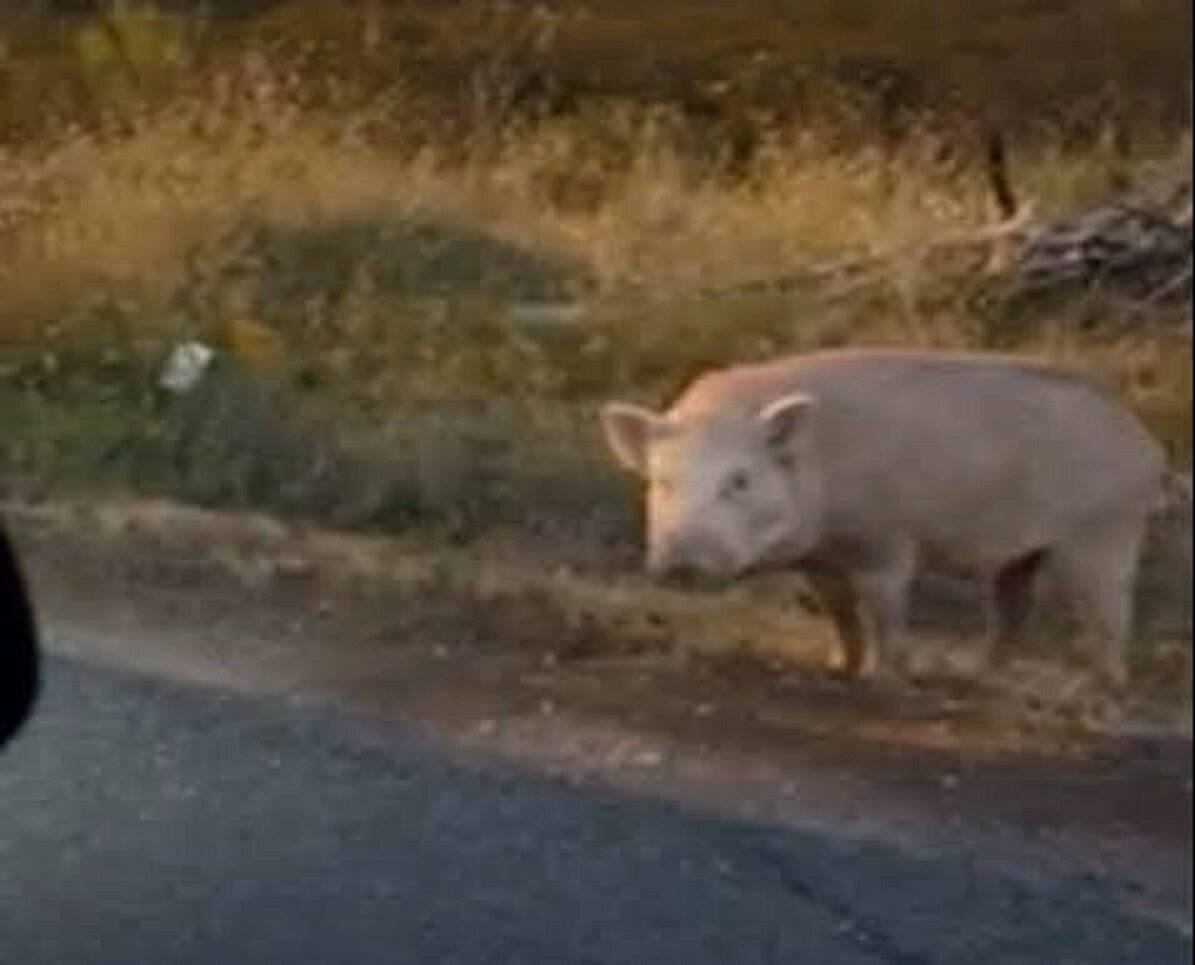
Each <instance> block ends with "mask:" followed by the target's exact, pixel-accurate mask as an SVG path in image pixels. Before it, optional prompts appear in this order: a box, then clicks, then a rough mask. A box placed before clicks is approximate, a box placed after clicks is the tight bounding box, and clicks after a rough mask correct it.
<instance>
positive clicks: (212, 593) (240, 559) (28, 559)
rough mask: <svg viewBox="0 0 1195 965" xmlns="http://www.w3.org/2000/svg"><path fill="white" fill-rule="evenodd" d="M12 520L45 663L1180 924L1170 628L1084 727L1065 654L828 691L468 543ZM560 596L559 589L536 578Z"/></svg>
mask: <svg viewBox="0 0 1195 965" xmlns="http://www.w3.org/2000/svg"><path fill="white" fill-rule="evenodd" d="M4 513H5V518H6V520H7V521H8V522H9V524H10V525H11V526H12V528H13V530H14V534H15V536H16V540H17V545H18V548H19V550H20V552H21V553H22V558H23V560H24V563H25V567H26V569H27V571H28V575H29V579H30V583H31V585H32V587H33V592H34V594H35V597H36V605H37V609H38V612H39V616H40V619H41V622H42V624H43V626H44V627H45V630H46V636H47V643H48V645H49V647H50V648H51V649H52V650H53V651H55V652H59V653H66V654H72V655H77V656H80V657H83V658H85V659H92V660H99V661H102V662H109V663H113V664H117V665H120V666H125V667H132V668H136V669H139V670H142V671H145V672H150V673H161V674H166V675H169V676H172V677H178V678H182V679H187V680H192V681H198V682H203V683H209V684H215V685H218V686H222V687H230V688H235V689H240V690H248V691H257V692H269V693H281V694H286V695H289V696H292V697H294V698H295V699H300V700H315V701H323V700H331V701H334V702H336V703H339V704H341V705H342V706H346V707H348V708H350V709H351V710H352V711H354V712H358V713H363V714H370V715H381V716H385V717H389V718H394V719H398V720H402V721H405V722H408V723H410V724H413V725H416V726H418V727H419V728H420V729H421V730H422V731H423V732H425V733H426V734H428V735H429V736H430V737H431V738H432V739H434V740H438V741H444V742H447V743H450V744H452V745H456V746H458V747H463V748H467V749H468V750H469V751H470V752H471V753H479V754H495V755H500V756H502V757H504V758H507V759H514V760H516V761H518V762H520V763H522V764H524V765H526V766H528V767H530V768H533V769H536V770H540V771H543V772H547V773H552V774H557V775H559V776H561V777H562V778H563V779H566V780H569V781H575V782H591V781H592V782H598V783H602V784H606V785H610V786H614V787H617V788H620V789H623V790H626V791H628V792H632V793H641V794H649V795H653V796H665V797H669V798H674V799H679V800H682V801H684V802H686V803H688V804H691V805H692V806H696V807H701V808H710V809H714V810H717V811H720V812H724V813H732V814H736V815H740V816H744V817H749V818H752V819H758V820H767V821H778V822H784V823H790V824H793V825H798V826H804V827H817V828H819V829H822V830H827V831H830V832H832V833H836V834H842V835H847V836H860V837H865V838H877V839H883V840H887V841H894V842H897V843H899V844H901V845H903V846H905V847H909V848H912V849H917V850H924V851H930V852H942V851H950V852H956V853H957V852H964V853H966V854H968V855H970V856H973V857H974V859H975V860H976V861H980V862H983V863H985V864H990V865H994V866H998V867H1000V868H1001V869H1003V870H1005V871H1010V872H1013V873H1016V874H1023V875H1026V876H1030V877H1032V876H1035V875H1039V874H1048V875H1053V876H1056V875H1077V876H1081V877H1082V878H1084V879H1086V880H1087V881H1089V882H1091V883H1093V884H1096V885H1098V886H1099V887H1102V888H1106V889H1107V890H1108V892H1109V893H1110V894H1113V895H1116V896H1117V897H1119V898H1120V899H1121V900H1123V901H1124V902H1125V903H1126V904H1128V905H1130V906H1132V907H1133V908H1135V909H1136V910H1138V911H1148V912H1151V913H1154V914H1157V915H1160V916H1162V917H1165V918H1166V919H1167V920H1169V921H1172V922H1176V923H1178V924H1180V925H1181V926H1182V927H1184V928H1185V929H1187V930H1188V931H1189V930H1190V928H1191V911H1190V908H1191V870H1190V869H1191V839H1192V836H1191V817H1190V808H1191V781H1192V768H1191V742H1190V689H1189V686H1188V685H1187V681H1188V680H1189V659H1190V644H1189V640H1188V641H1187V642H1186V644H1185V647H1179V648H1178V649H1177V650H1175V651H1174V652H1173V653H1169V654H1168V655H1166V656H1165V660H1166V661H1169V662H1170V663H1171V664H1173V666H1169V667H1168V670H1167V672H1166V674H1165V678H1166V679H1167V680H1168V681H1169V684H1168V686H1167V687H1161V686H1160V685H1159V684H1158V683H1157V680H1158V679H1161V678H1159V677H1158V676H1157V675H1158V674H1159V673H1160V672H1161V671H1159V669H1158V667H1152V668H1150V667H1147V668H1145V671H1146V672H1145V674H1144V682H1143V683H1142V684H1141V685H1140V686H1139V687H1138V688H1137V693H1135V695H1133V696H1132V697H1131V698H1130V700H1129V701H1127V702H1126V703H1124V704H1123V705H1122V706H1120V707H1119V708H1118V710H1119V714H1118V715H1116V716H1115V720H1116V721H1117V722H1118V726H1116V727H1111V728H1108V727H1106V728H1104V729H1103V731H1102V732H1101V731H1098V730H1096V729H1093V728H1092V727H1091V726H1089V724H1088V723H1085V718H1084V714H1083V712H1081V711H1078V710H1076V709H1075V708H1076V707H1078V706H1080V704H1077V703H1075V702H1074V701H1068V699H1065V697H1066V692H1067V691H1068V689H1069V690H1071V691H1073V690H1074V689H1075V688H1074V684H1073V679H1072V678H1073V674H1071V675H1068V674H1066V673H1064V672H1062V671H1060V670H1059V669H1058V668H1057V667H1054V668H1053V669H1051V668H1050V667H1049V666H1039V667H1036V668H1034V669H1033V672H1029V671H1022V673H1021V676H1020V677H1018V678H1017V679H1016V680H1014V681H1011V682H1010V681H1004V682H1001V683H999V684H996V683H992V682H984V683H979V682H977V681H975V680H973V679H968V677H967V676H966V675H961V674H953V675H951V674H937V675H930V677H929V678H928V679H926V680H923V681H921V682H918V683H910V684H909V685H908V686H906V687H904V688H902V689H900V690H899V691H896V690H877V689H875V688H872V687H868V686H863V685H853V684H847V683H843V682H840V681H838V680H836V679H835V678H834V677H833V676H831V675H830V674H828V673H826V672H825V671H824V670H821V669H819V667H818V660H819V659H820V656H819V655H824V651H825V628H824V627H823V626H821V624H820V621H817V620H815V619H813V618H807V619H806V622H805V623H803V624H801V623H798V624H797V627H798V629H800V628H801V627H804V628H805V629H807V630H808V636H809V637H810V639H811V640H812V643H811V644H810V646H809V647H808V648H807V651H806V652H805V653H804V654H800V653H798V654H797V655H796V656H795V657H794V658H792V659H784V660H782V659H779V658H776V657H769V656H767V655H764V654H760V653H755V654H751V653H743V652H739V651H735V652H733V653H730V652H724V653H719V654H715V653H707V652H703V651H702V650H701V649H693V648H690V647H685V646H678V645H677V644H678V642H683V641H678V639H677V637H678V635H681V636H683V635H684V633H685V629H684V628H685V624H683V623H678V622H677V621H676V620H670V618H669V616H668V613H667V612H665V613H664V616H662V617H661V616H659V615H658V614H648V615H647V616H646V617H644V619H643V621H642V622H627V621H625V620H623V619H622V617H621V616H618V615H619V614H621V613H623V612H624V611H625V610H627V609H630V610H634V609H636V607H637V605H638V604H637V601H638V599H639V598H637V597H634V596H631V597H618V599H619V600H620V601H621V602H620V606H621V607H622V609H621V610H617V608H612V605H611V604H610V600H612V599H615V597H614V596H612V595H610V594H607V596H606V597H602V598H601V600H605V603H604V604H602V603H601V600H598V597H596V596H594V595H593V594H592V593H591V594H590V596H585V594H584V593H582V592H581V590H580V589H578V588H579V587H580V588H583V587H584V581H583V580H578V579H573V580H572V582H567V581H566V582H565V583H555V584H553V583H550V582H549V583H546V584H545V583H542V582H541V583H539V584H536V583H534V582H532V583H527V582H523V583H518V582H517V581H516V582H511V581H510V580H509V579H508V580H506V582H503V580H501V579H496V578H494V577H493V575H492V574H493V567H489V568H487V566H486V565H483V564H485V563H486V562H487V559H488V561H489V562H490V563H493V556H494V554H493V553H489V552H488V551H487V550H485V549H484V548H483V549H476V548H474V549H470V550H468V551H462V552H461V553H459V554H458V555H457V556H455V557H454V556H452V555H451V554H447V555H442V556H439V557H436V558H432V555H430V554H428V553H427V552H421V551H420V549H419V547H418V546H417V545H406V544H402V543H401V542H400V541H387V540H377V539H369V538H365V537H349V536H334V535H331V534H321V533H313V532H311V531H307V530H304V529H301V528H296V527H292V526H286V525H283V524H280V523H277V522H274V521H271V520H265V519H261V518H256V517H240V516H230V515H224V514H217V513H207V512H203V511H199V510H194V509H186V508H182V507H177V506H171V505H167V504H159V503H146V502H117V503H104V504H86V505H85V504H77V505H71V504H54V505H50V504H46V505H40V506H13V505H9V506H6V507H5V509H4ZM487 554H488V555H487ZM501 555H503V556H504V560H505V562H506V563H507V564H509V562H510V558H511V553H510V552H509V549H508V550H507V551H506V552H505V553H504V554H501ZM470 567H472V569H470ZM487 573H488V574H490V576H486V574H487ZM566 585H567V586H571V587H572V592H573V593H574V599H573V604H570V605H562V604H561V603H560V600H559V599H555V598H553V596H552V594H551V592H550V591H548V590H545V589H544V586H566ZM595 592H596V591H595ZM581 598H583V599H585V600H588V601H589V602H588V603H587V604H586V605H585V606H577V605H575V604H576V599H581ZM595 600H598V602H596V603H595V602H594V601H595ZM628 601H629V602H628ZM603 606H605V608H604V609H603ZM640 608H641V607H640ZM616 611H617V612H616ZM612 614H613V616H612ZM607 617H609V619H607ZM615 617H618V619H615ZM698 619H699V622H700V620H701V618H700V617H699V618H698ZM690 625H692V624H690ZM1150 674H1153V675H1154V676H1153V677H1151V676H1150ZM1175 681H1177V683H1175ZM1146 725H1148V726H1146Z"/></svg>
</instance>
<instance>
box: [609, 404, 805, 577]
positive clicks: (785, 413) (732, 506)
mask: <svg viewBox="0 0 1195 965" xmlns="http://www.w3.org/2000/svg"><path fill="white" fill-rule="evenodd" d="M816 407H817V403H816V402H815V400H814V399H813V398H812V397H810V396H808V395H804V394H794V395H787V396H784V397H783V398H780V399H777V400H775V401H774V402H771V403H770V404H768V405H765V406H764V407H763V408H761V409H759V410H756V411H752V412H748V413H745V414H737V415H732V414H720V415H717V416H706V415H703V416H700V417H678V416H676V415H673V414H665V415H661V414H658V413H654V412H651V411H650V410H647V409H644V408H641V407H639V406H635V405H628V404H625V403H620V402H612V403H609V404H608V405H606V406H605V407H604V408H603V410H602V415H601V418H602V425H603V428H604V429H605V432H606V438H607V441H608V442H609V444H610V448H611V449H612V450H613V451H614V454H615V456H616V457H617V458H618V460H619V462H620V463H622V464H623V466H625V467H627V468H628V469H631V470H633V471H634V472H636V473H638V474H639V475H640V476H642V477H643V478H644V479H645V480H646V482H647V569H648V571H649V572H650V573H651V574H652V575H654V576H667V575H674V574H678V573H684V572H689V573H695V574H699V575H702V576H708V577H715V578H726V577H733V576H736V575H739V574H741V573H744V572H746V571H749V570H753V569H758V568H761V567H765V566H767V565H769V564H777V563H784V562H791V561H793V560H794V559H796V558H798V557H800V556H802V555H804V554H805V553H806V552H808V550H809V549H811V548H812V546H813V545H814V543H816V541H817V539H818V535H819V532H820V527H821V506H822V499H821V484H820V479H821V475H820V472H819V471H818V466H817V465H816V455H815V452H814V447H813V446H812V444H811V442H812V436H813V432H812V422H813V416H814V413H815V410H816Z"/></svg>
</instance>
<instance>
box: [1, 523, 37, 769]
mask: <svg viewBox="0 0 1195 965" xmlns="http://www.w3.org/2000/svg"><path fill="white" fill-rule="evenodd" d="M38 684H39V673H38V652H37V635H36V632H35V630H34V626H33V609H32V607H31V605H30V603H29V596H28V594H27V593H26V591H25V583H24V580H22V578H21V573H20V570H19V569H18V568H17V558H16V554H15V553H14V552H13V549H12V545H11V544H10V543H9V541H8V537H7V535H6V534H5V533H4V531H3V530H2V529H0V746H3V745H4V744H6V743H7V742H8V740H9V739H10V738H11V737H12V736H13V735H14V734H15V733H16V732H17V731H18V730H19V729H20V727H21V725H22V724H24V723H25V720H26V718H28V716H29V712H30V711H31V710H32V709H33V704H34V701H35V699H36V697H37V690H38Z"/></svg>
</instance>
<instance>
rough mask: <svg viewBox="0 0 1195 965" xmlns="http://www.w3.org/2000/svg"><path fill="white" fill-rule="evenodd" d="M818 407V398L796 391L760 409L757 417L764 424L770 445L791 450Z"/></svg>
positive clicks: (779, 449) (779, 450)
mask: <svg viewBox="0 0 1195 965" xmlns="http://www.w3.org/2000/svg"><path fill="white" fill-rule="evenodd" d="M816 407H817V400H816V399H815V398H814V397H813V396H811V395H806V394H805V393H803V392H795V393H793V394H792V395H785V396H781V397H780V398H779V399H776V400H775V401H774V402H769V403H768V404H767V405H765V406H764V407H763V408H762V409H760V411H759V415H758V417H757V418H758V419H759V421H760V422H761V423H762V424H763V428H764V438H765V439H766V440H767V443H768V446H769V447H770V448H772V449H773V450H775V451H777V452H789V451H791V447H792V445H793V443H794V442H796V440H798V439H799V438H800V437H801V436H802V434H803V432H804V430H805V428H806V426H807V425H808V423H809V417H810V415H811V414H812V413H813V410H814V409H815V408H816Z"/></svg>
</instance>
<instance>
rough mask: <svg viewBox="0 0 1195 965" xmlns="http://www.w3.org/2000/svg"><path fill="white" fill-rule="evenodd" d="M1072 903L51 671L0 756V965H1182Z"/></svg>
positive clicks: (1079, 887) (1156, 936)
mask: <svg viewBox="0 0 1195 965" xmlns="http://www.w3.org/2000/svg"><path fill="white" fill-rule="evenodd" d="M1191 953H1192V948H1191V941H1190V939H1189V937H1187V936H1185V935H1184V934H1183V933H1182V932H1180V931H1179V930H1177V929H1176V928H1174V927H1172V926H1170V925H1167V924H1164V923H1161V922H1157V921H1152V920H1148V919H1145V918H1140V917H1137V916H1135V915H1134V914H1132V913H1129V912H1126V911H1124V910H1123V909H1122V908H1120V907H1119V906H1118V905H1117V904H1116V903H1115V902H1113V901H1111V900H1110V899H1109V898H1108V897H1107V896H1106V895H1103V894H1101V893H1100V891H1099V889H1098V886H1097V884H1096V883H1092V882H1086V883H1085V882H1083V881H1075V880H1067V881H1064V882H1058V883H1054V884H1045V885H1040V886H1038V885H1032V886H1031V885H1029V884H1026V883H1025V882H1022V881H1014V880H1011V879H1008V878H1005V877H1002V876H999V875H996V874H994V873H992V872H990V871H985V870H981V869H980V868H979V867H978V866H977V865H976V864H974V863H972V862H969V861H967V860H965V859H959V858H956V859H944V858H941V857H939V858H935V859H921V858H917V857H914V856H912V855H908V854H903V853H901V852H900V851H898V850H895V849H892V848H889V847H886V846H879V845H865V844H860V843H854V842H850V841H846V840H836V839H835V838H833V837H831V836H828V835H821V834H816V833H807V832H800V831H795V830H793V829H790V828H781V827H778V826H768V825H766V824H762V823H756V824H753V823H745V822H736V821H731V820H727V819H720V818H715V817H711V816H708V815H703V814H701V813H698V812H696V811H689V810H687V809H685V808H684V807H683V806H681V805H678V804H663V803H659V802H657V801H653V800H649V799H646V798H634V797H631V796H619V795H616V794H614V793H613V792H610V791H600V790H594V789H592V788H586V787H582V786H574V785H571V784H569V783H567V782H565V781H563V780H555V779H549V778H545V777H542V776H534V775H531V774H529V773H523V772H520V771H519V770H518V769H517V768H515V767H514V766H511V765H502V764H496V763H494V762H493V761H485V762H482V761H481V760H471V759H469V758H468V757H467V756H465V755H463V754H462V753H460V752H450V751H447V750H445V749H444V748H443V747H440V746H438V745H436V744H435V743H434V742H433V741H432V740H430V739H428V738H427V737H425V736H421V735H420V734H419V733H418V732H416V731H415V730H413V729H412V728H411V727H410V726H409V725H404V724H399V723H394V722H390V723H387V722H385V721H381V720H366V719H362V718H353V717H350V716H346V715H343V714H341V713H339V712H337V711H334V710H332V709H330V708H329V707H327V706H324V705H320V704H317V703H313V702H310V701H307V702H303V701H297V700H293V699H291V700H284V699H279V698H271V697H254V696H245V695H235V696H234V695H232V694H230V693H226V692H221V691H220V690H217V689H205V688H200V687H197V686H194V685H188V684H181V683H177V682H169V681H166V680H164V679H158V678H150V677H142V676H136V675H130V674H128V673H126V672H123V671H116V670H113V669H101V668H100V667H99V666H96V665H92V664H89V663H87V662H82V661H78V660H75V659H66V658H62V657H55V658H52V659H51V660H50V662H49V664H48V666H47V668H46V690H45V694H44V698H43V701H42V702H41V703H40V705H39V708H38V713H37V715H36V716H35V718H34V720H33V722H32V723H31V725H30V726H29V728H28V729H27V730H26V731H25V732H24V733H23V734H22V735H21V736H20V737H19V738H18V739H17V740H16V741H15V742H14V743H13V744H12V745H11V746H10V747H9V749H8V751H7V752H6V753H5V754H4V755H3V756H0V961H2V962H4V963H5V965H7V963H22V965H93V963H95V965H99V963H103V965H109V963H111V965H118V963H119V965H127V963H134V962H138V963H139V962H154V963H160V965H174V963H179V965H181V963H215V962H220V963H236V962H257V961H274V962H291V961H302V962H310V963H313V965H322V963H350V962H352V963H357V962H363V963H365V962H368V963H374V962H377V963H412V965H415V963H418V965H431V963H443V965H448V963H486V965H498V963H512V965H514V963H519V965H526V963H553V965H567V963H577V965H581V963H586V965H592V963H628V965H630V963H635V965H640V963H646V962H652V963H672V962H675V963H684V965H700V963H706V962H708V963H726V962H731V961H733V962H739V963H756V962H758V963H764V962H778V963H779V962H783V963H791V962H797V963H800V962H808V963H810V965H839V963H841V965H848V963H850V965H856V963H857V965H865V963H866V965H928V963H937V962H942V963H948V962H949V963H954V962H967V963H987V962H992V963H997V962H999V963H1036V962H1040V963H1043V965H1045V963H1049V965H1061V963H1068V962H1073V963H1084V965H1099V963H1114V962H1115V963H1122V962H1123V963H1134V965H1140V963H1151V965H1152V963H1157V965H1166V963H1176V965H1177V963H1182V962H1187V961H1189V960H1190V957H1191Z"/></svg>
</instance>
